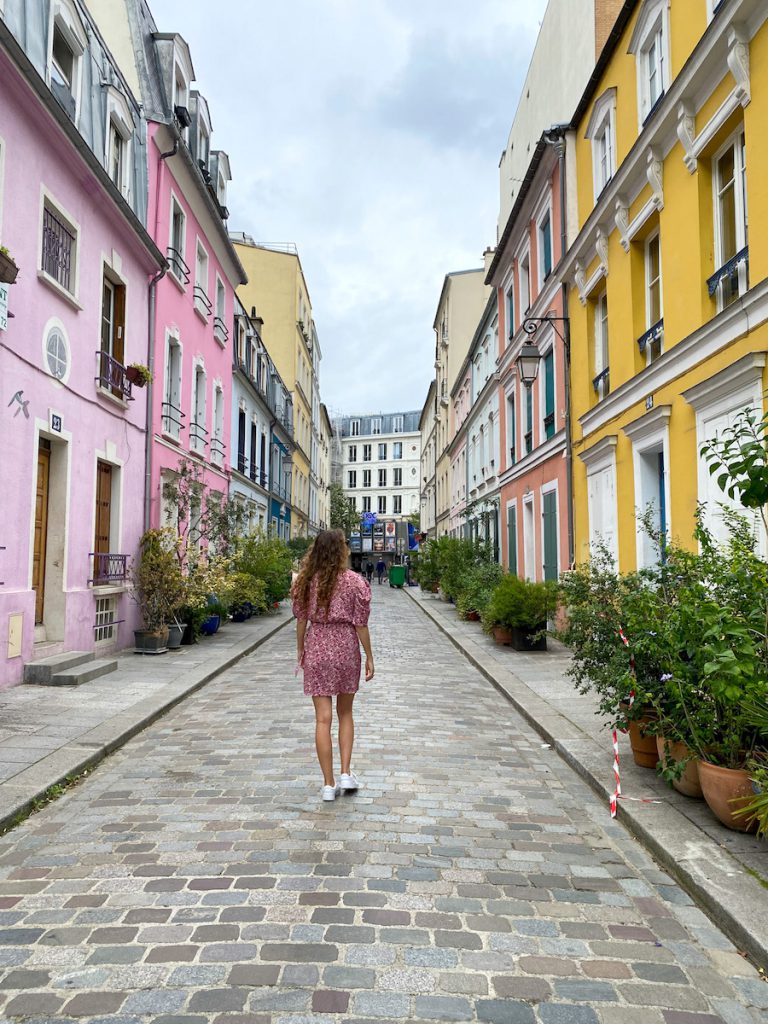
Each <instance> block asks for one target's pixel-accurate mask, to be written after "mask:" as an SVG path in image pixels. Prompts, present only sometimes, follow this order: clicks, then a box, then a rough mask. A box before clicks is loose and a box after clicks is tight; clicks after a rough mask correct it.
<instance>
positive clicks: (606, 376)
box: [592, 366, 611, 398]
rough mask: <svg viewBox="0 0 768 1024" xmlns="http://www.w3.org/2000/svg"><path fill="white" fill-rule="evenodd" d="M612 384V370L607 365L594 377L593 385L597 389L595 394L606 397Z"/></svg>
mask: <svg viewBox="0 0 768 1024" xmlns="http://www.w3.org/2000/svg"><path fill="white" fill-rule="evenodd" d="M610 386H611V375H610V370H609V368H608V367H607V366H606V368H605V369H604V370H601V371H600V373H598V375H597V376H596V377H593V378H592V387H593V388H594V389H595V394H596V395H597V396H598V398H605V396H606V395H607V394H608V391H609V390H610Z"/></svg>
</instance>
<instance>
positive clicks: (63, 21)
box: [46, 0, 88, 124]
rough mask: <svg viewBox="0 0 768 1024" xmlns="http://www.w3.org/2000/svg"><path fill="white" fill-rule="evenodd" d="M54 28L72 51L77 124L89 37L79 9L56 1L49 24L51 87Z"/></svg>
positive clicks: (48, 77) (64, 0)
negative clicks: (84, 59)
mask: <svg viewBox="0 0 768 1024" xmlns="http://www.w3.org/2000/svg"><path fill="white" fill-rule="evenodd" d="M54 28H58V30H59V32H61V34H62V36H63V37H64V40H65V42H66V44H67V46H69V48H70V50H71V51H72V90H71V95H72V98H73V99H74V101H75V116H74V121H75V124H77V122H78V120H79V117H80V94H81V82H82V68H83V56H84V54H85V51H86V49H87V47H88V37H87V35H86V32H85V28H84V26H83V22H82V19H81V18H80V14H79V12H78V10H77V7H76V6H75V4H74V3H72V0H54V2H53V3H52V4H51V9H50V21H49V23H48V55H47V61H46V80H47V82H48V85H49V86H50V85H51V81H52V69H53V33H54Z"/></svg>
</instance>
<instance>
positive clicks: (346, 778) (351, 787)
mask: <svg viewBox="0 0 768 1024" xmlns="http://www.w3.org/2000/svg"><path fill="white" fill-rule="evenodd" d="M339 788H340V789H341V791H342V793H353V792H354V791H355V790H356V789H359V788H360V783H359V782H358V781H357V776H356V775H355V773H354V772H350V773H349V775H344V774H342V776H341V778H340V779H339Z"/></svg>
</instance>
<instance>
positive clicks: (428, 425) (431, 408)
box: [419, 381, 438, 538]
mask: <svg viewBox="0 0 768 1024" xmlns="http://www.w3.org/2000/svg"><path fill="white" fill-rule="evenodd" d="M437 420H438V415H437V385H436V384H435V382H434V381H431V382H430V385H429V390H428V391H427V398H426V401H425V402H424V408H423V409H422V410H421V418H420V419H419V430H420V432H421V519H420V523H421V532H422V533H426V534H427V535H428V536H429V537H430V538H433V537H434V536H435V510H436V498H437V492H436V489H435V464H436V459H435V448H436V431H437Z"/></svg>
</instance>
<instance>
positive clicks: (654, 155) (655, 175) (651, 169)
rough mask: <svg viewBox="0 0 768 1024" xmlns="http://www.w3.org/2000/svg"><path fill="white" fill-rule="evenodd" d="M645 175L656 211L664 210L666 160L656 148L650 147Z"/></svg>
mask: <svg viewBox="0 0 768 1024" xmlns="http://www.w3.org/2000/svg"><path fill="white" fill-rule="evenodd" d="M645 174H646V177H647V178H648V184H649V185H650V186H651V192H652V193H653V196H652V202H653V206H654V208H655V209H656V210H663V209H664V159H663V156H662V154H661V151H660V150H659V149H657V148H656V147H655V146H649V147H648V155H647V157H646V167H645Z"/></svg>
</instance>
